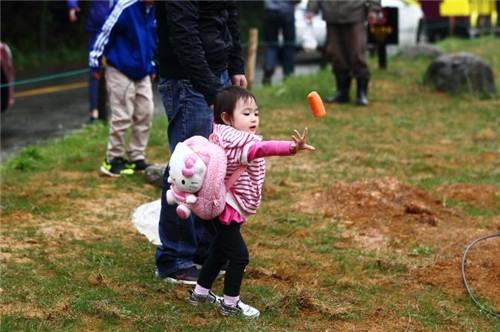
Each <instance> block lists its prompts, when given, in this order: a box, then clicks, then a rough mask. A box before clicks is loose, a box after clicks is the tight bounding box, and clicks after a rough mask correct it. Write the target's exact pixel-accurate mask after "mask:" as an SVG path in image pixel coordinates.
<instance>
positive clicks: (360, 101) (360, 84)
mask: <svg viewBox="0 0 500 332" xmlns="http://www.w3.org/2000/svg"><path fill="white" fill-rule="evenodd" d="M380 8H381V5H380V0H351V1H345V0H341V1H321V0H310V1H309V2H308V4H307V16H306V18H307V20H309V21H310V20H311V19H312V17H313V16H314V14H315V13H316V12H318V10H321V11H322V13H323V19H324V20H325V21H326V24H327V42H326V46H325V47H327V52H328V53H330V55H331V58H332V71H333V74H334V75H335V80H336V82H337V92H336V93H335V94H334V95H333V96H332V97H329V98H327V99H326V100H325V101H326V102H328V103H348V102H349V101H350V96H349V93H350V88H351V77H354V78H356V81H357V97H356V104H357V105H360V106H366V105H368V98H367V94H368V83H369V80H370V76H371V73H370V68H368V64H367V63H366V59H365V52H366V39H367V37H366V20H367V19H368V21H369V22H370V23H375V21H376V19H377V12H378V11H379V10H380Z"/></svg>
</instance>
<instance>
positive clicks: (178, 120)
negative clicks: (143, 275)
mask: <svg viewBox="0 0 500 332" xmlns="http://www.w3.org/2000/svg"><path fill="white" fill-rule="evenodd" d="M155 7H156V8H155V11H156V21H157V24H158V39H159V49H158V51H159V52H158V53H159V72H160V83H159V85H158V90H159V92H160V95H161V97H162V100H163V106H164V108H165V113H166V115H167V118H168V129H167V135H168V142H169V147H170V151H173V150H174V148H175V146H176V145H177V143H179V142H182V141H184V140H186V139H188V138H189V137H191V136H194V135H201V136H204V137H208V136H209V135H210V133H211V132H212V119H213V112H212V109H211V108H210V106H211V105H212V104H213V103H214V99H215V95H216V94H217V92H218V91H220V90H222V89H223V88H224V87H225V86H228V85H231V84H233V85H237V86H240V87H242V88H246V87H247V80H246V78H245V71H244V61H243V55H242V51H241V45H240V32H239V28H238V11H237V4H236V1H157V2H156V3H155ZM168 176H169V172H168V167H167V168H166V169H165V172H164V175H163V185H162V196H161V197H165V193H166V191H167V190H168V189H170V184H169V183H168ZM161 202H162V204H161V211H160V221H159V226H158V230H159V235H160V240H161V245H160V246H158V248H157V250H156V256H155V259H156V274H157V276H158V277H159V278H161V279H163V280H165V281H167V282H172V283H183V284H191V285H193V284H195V283H196V281H197V280H198V276H199V271H198V269H197V268H196V266H195V263H197V264H203V262H204V260H205V259H206V257H207V256H208V247H209V245H210V242H211V236H210V234H209V233H208V232H207V231H206V230H205V227H204V223H205V221H203V220H201V219H199V218H196V217H193V216H191V217H190V218H188V219H186V220H184V219H180V218H179V217H178V216H177V213H176V212H175V205H168V204H167V203H166V201H165V200H164V199H162V200H161Z"/></svg>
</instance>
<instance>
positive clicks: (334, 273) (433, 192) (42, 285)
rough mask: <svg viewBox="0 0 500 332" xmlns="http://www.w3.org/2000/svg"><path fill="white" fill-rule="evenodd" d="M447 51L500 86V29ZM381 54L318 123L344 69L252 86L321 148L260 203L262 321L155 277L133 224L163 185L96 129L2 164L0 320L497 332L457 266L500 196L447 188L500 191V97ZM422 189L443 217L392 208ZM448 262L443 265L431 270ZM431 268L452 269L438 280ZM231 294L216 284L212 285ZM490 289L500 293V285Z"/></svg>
mask: <svg viewBox="0 0 500 332" xmlns="http://www.w3.org/2000/svg"><path fill="white" fill-rule="evenodd" d="M439 46H440V47H442V48H443V49H445V50H446V51H447V52H457V51H468V52H471V53H474V54H476V55H478V56H480V57H481V58H483V59H484V60H485V61H486V62H487V63H489V64H490V65H491V66H492V68H493V71H494V73H495V78H496V81H497V82H498V78H499V75H500V60H499V59H498V56H497V54H498V51H497V50H498V49H500V39H498V38H497V39H495V38H493V37H483V38H478V39H472V40H460V39H446V40H444V41H443V42H441V43H440V44H439ZM369 61H370V66H371V68H372V72H373V79H372V85H371V87H370V93H369V97H370V101H371V104H370V106H369V107H366V108H359V107H356V106H354V105H352V104H349V105H336V106H330V105H327V116H326V117H324V118H317V119H316V118H313V116H312V114H311V111H310V110H309V107H308V104H307V101H306V96H307V94H308V93H309V92H310V91H312V90H316V91H318V93H320V95H322V96H327V95H329V94H331V93H333V87H334V80H333V77H332V74H331V72H330V70H329V69H325V70H322V71H319V72H318V73H315V74H311V75H306V76H301V77H296V78H293V77H292V78H289V79H287V80H286V82H284V83H283V84H279V85H274V86H270V87H263V88H255V89H253V92H254V94H255V95H256V96H257V99H258V101H259V108H260V110H261V112H260V117H261V129H260V130H261V134H262V135H263V136H264V137H265V138H267V139H289V137H290V135H291V134H292V131H293V129H294V128H296V129H301V128H303V127H304V126H308V127H309V134H310V136H309V140H310V143H311V144H312V145H314V146H315V147H316V148H317V151H316V152H315V153H303V154H302V153H301V154H299V155H298V156H296V157H294V158H269V159H268V160H267V166H268V172H267V177H266V184H265V186H264V193H263V203H262V206H261V208H260V210H259V212H258V213H257V215H256V216H255V217H254V218H253V219H251V220H250V221H249V222H248V225H247V226H246V227H244V228H243V234H244V236H245V238H246V239H247V242H248V247H249V250H250V255H251V263H250V265H249V266H248V267H247V273H246V276H245V279H244V281H243V286H242V298H243V300H244V301H246V302H248V303H249V304H252V305H255V306H256V307H258V308H259V309H260V310H261V312H262V316H261V318H260V319H259V320H256V321H245V320H242V319H227V318H223V317H221V316H220V315H219V314H218V313H217V311H216V310H214V309H212V308H206V307H205V308H204V307H201V308H194V307H191V306H189V305H188V303H187V300H186V294H187V290H188V289H189V287H187V288H186V287H182V286H173V285H169V284H166V283H162V282H159V281H158V280H157V279H155V277H154V251H155V248H154V246H152V245H151V244H150V243H148V242H147V241H146V239H145V238H144V237H143V236H142V235H140V234H138V233H137V231H135V229H134V227H133V225H132V224H131V222H130V219H131V214H132V213H133V211H134V209H135V208H136V207H137V206H139V205H140V204H143V203H146V202H149V201H153V200H156V199H158V198H159V197H160V189H159V188H156V187H153V186H151V185H148V184H146V183H145V182H144V179H143V177H141V176H133V177H129V178H120V179H110V178H106V177H100V176H98V167H99V164H100V163H101V161H102V158H103V156H104V153H105V149H106V144H107V135H108V127H107V126H106V125H98V126H85V127H83V128H82V129H80V130H78V131H76V132H75V133H73V134H71V135H68V136H66V137H64V138H62V139H58V140H52V141H50V142H48V143H47V144H43V145H34V146H29V147H27V148H25V149H23V150H22V151H20V152H19V153H18V154H17V155H16V156H14V157H13V158H11V159H10V160H8V161H6V162H5V163H3V164H2V166H1V177H2V189H1V194H2V200H1V209H2V229H1V231H2V242H1V243H0V246H1V247H0V249H1V256H0V257H1V285H0V287H1V289H2V294H1V299H0V304H1V305H0V314H1V327H0V329H1V330H2V331H19V330H24V331H55V330H57V331H82V330H92V331H319V330H322V331H325V330H387V331H392V330H398V331H399V330H417V331H433V330H439V331H441V330H453V331H461V330H466V331H468V330H477V331H479V330H481V331H496V330H499V329H500V321H499V320H498V319H495V318H493V317H490V316H487V315H485V314H483V313H480V312H479V311H478V308H477V307H476V306H475V305H474V304H473V303H472V302H471V301H470V299H469V298H468V297H467V295H466V294H465V291H464V289H462V288H461V284H460V280H459V278H460V275H459V271H458V264H457V262H458V260H459V258H460V254H461V251H462V250H463V247H465V246H466V245H467V244H468V243H470V241H471V240H473V239H474V238H475V236H476V235H477V234H480V233H481V232H488V233H492V232H495V231H497V230H498V227H499V226H500V225H499V224H498V220H499V216H500V199H499V198H498V197H499V196H495V194H494V193H493V194H490V195H489V196H487V197H486V198H487V199H489V200H487V201H483V202H484V204H483V205H477V204H476V203H475V202H474V201H473V200H472V201H470V200H467V199H464V198H463V196H460V195H458V196H456V197H455V196H453V197H448V196H447V195H449V192H450V190H451V191H453V188H455V186H460V185H466V186H467V187H466V188H469V189H474V188H483V189H478V190H477V191H476V192H475V193H476V194H480V193H482V191H483V190H486V189H484V188H489V190H492V191H494V188H499V187H500V150H499V146H500V132H499V130H498V128H500V112H499V110H500V102H499V101H498V100H482V99H478V98H477V97H476V96H471V95H463V96H447V95H445V94H441V93H436V92H434V91H432V89H431V88H429V87H427V86H424V85H423V84H422V78H423V73H424V72H425V69H426V68H427V66H428V65H429V63H430V61H431V60H429V59H425V58H419V59H416V60H408V59H403V58H390V60H389V62H388V68H387V69H386V70H380V69H378V68H377V59H375V58H370V60H369ZM497 84H498V83H497ZM498 89H499V87H498V85H497V90H498ZM166 126H167V122H166V119H165V117H164V116H163V115H160V116H156V117H155V118H154V122H153V130H152V133H151V137H150V141H149V145H148V159H149V160H150V161H152V162H157V163H164V162H166V161H167V160H168V157H169V152H168V149H167V140H166ZM384 179H395V181H397V184H400V185H401V186H404V188H403V189H402V190H406V191H403V193H402V194H401V196H398V195H396V194H395V196H394V197H392V196H390V193H391V191H390V188H389V189H387V188H386V189H384V188H382V187H380V186H383V185H386V184H387V183H390V182H384ZM362 181H366V185H364V186H362V185H361V183H362ZM377 181H378V182H377ZM357 186H358V187H357ZM356 188H360V189H359V190H358V189H356ZM381 188H382V189H381ZM405 188H406V189H405ZM383 189H384V190H387V191H385V192H384V191H383ZM363 190H366V191H367V192H368V194H366V195H365V192H364V191H363ZM419 190H420V191H419ZM443 190H444V192H443ZM447 190H448V191H447ZM422 192H425V194H426V195H429V197H431V198H430V199H428V200H427V201H426V202H427V203H428V204H429V206H428V208H429V209H431V210H432V212H433V214H432V215H431V217H432V216H435V217H436V218H437V219H438V220H437V225H434V226H432V225H431V223H430V224H427V223H426V220H428V219H425V218H424V217H426V215H425V214H420V215H419V214H406V215H404V212H397V211H399V210H390V208H391V207H392V206H395V205H397V204H400V201H401V200H403V199H406V196H405V195H413V196H412V197H413V198H408V201H410V202H412V200H411V199H413V200H416V199H417V198H418V197H424V194H423V193H422ZM377 193H378V194H380V193H382V195H385V196H383V197H382V198H383V199H382V200H379V201H377V202H378V205H380V210H381V211H383V210H384V206H385V207H386V208H387V209H388V210H387V211H388V212H387V213H381V214H376V211H375V210H371V209H372V208H373V206H372V205H370V204H371V202H372V201H370V200H369V199H371V198H373V197H376V195H377ZM388 193H389V194H388ZM342 195H345V197H343V196H342ZM415 197H416V198H415ZM473 198H474V197H473ZM438 200H442V201H443V203H442V204H438V203H435V201H438ZM363 204H364V205H363ZM384 204H386V205H384ZM391 204H392V205H391ZM432 204H435V205H432ZM375 206H377V205H375ZM365 209H366V214H363V212H365V211H364V210H365ZM441 209H443V210H441ZM374 211H375V212H374ZM395 211H396V212H395ZM450 211H451V212H450ZM354 213H356V214H354ZM370 214H373V215H370ZM402 215H403V216H402ZM419 217H420V218H421V219H418V218H419ZM422 218H423V219H422ZM431 222H432V220H431ZM462 228H463V229H462ZM386 229H389V231H387V232H386ZM390 230H392V233H391V231H390ZM444 233H449V234H450V235H449V237H443V236H442V235H443V234H444ZM377 241H382V242H377ZM380 243H386V245H380ZM436 262H440V263H441V264H443V265H442V266H443V269H442V270H439V271H438V270H433V268H434V267H435V266H436ZM422 271H430V272H429V275H430V276H434V277H436V278H439V276H440V275H442V274H445V273H447V274H449V275H450V278H449V280H447V281H446V282H441V283H440V282H439V280H438V281H437V282H435V283H432V282H427V280H428V279H425V277H424V279H420V278H421V277H420V276H419V273H421V272H422ZM432 280H434V279H432ZM450 285H455V286H450ZM493 286H494V285H491V287H493ZM221 289H222V279H218V280H217V281H216V284H215V285H214V290H216V292H217V293H220V290H221ZM496 294H498V293H496ZM478 296H479V298H480V299H481V300H482V302H483V303H487V304H488V305H489V306H494V305H495V302H494V301H495V300H496V299H495V298H491V297H489V296H488V293H483V294H478ZM496 303H497V305H498V301H497V302H496Z"/></svg>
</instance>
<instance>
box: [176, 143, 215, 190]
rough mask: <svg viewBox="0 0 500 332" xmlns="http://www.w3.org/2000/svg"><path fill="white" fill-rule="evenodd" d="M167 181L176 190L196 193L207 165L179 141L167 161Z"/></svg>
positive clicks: (201, 183) (203, 178)
mask: <svg viewBox="0 0 500 332" xmlns="http://www.w3.org/2000/svg"><path fill="white" fill-rule="evenodd" d="M169 168H170V176H169V178H168V182H169V183H171V184H175V187H176V189H177V190H178V191H182V192H186V193H196V192H198V191H200V189H201V187H202V186H203V180H205V175H206V173H207V166H206V165H205V163H204V162H203V160H202V159H201V158H200V157H198V155H197V154H195V153H194V152H193V151H192V150H191V149H190V148H189V147H188V146H187V145H185V144H184V143H179V144H177V146H176V147H175V150H174V152H173V153H172V156H171V157H170V162H169Z"/></svg>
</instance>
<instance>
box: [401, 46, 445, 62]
mask: <svg viewBox="0 0 500 332" xmlns="http://www.w3.org/2000/svg"><path fill="white" fill-rule="evenodd" d="M443 54H444V51H443V50H442V49H441V48H439V47H437V46H434V45H430V44H417V45H411V46H410V45H409V46H402V47H401V48H400V49H399V51H398V53H397V54H396V57H401V58H406V59H415V58H418V57H425V58H431V59H434V58H437V57H438V56H440V55H443Z"/></svg>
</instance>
